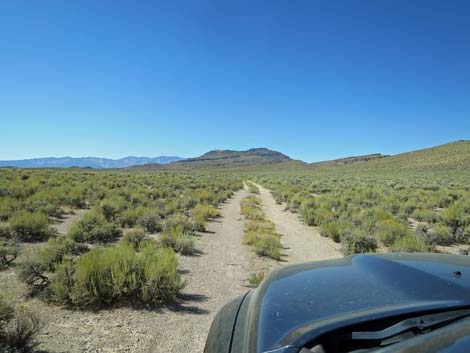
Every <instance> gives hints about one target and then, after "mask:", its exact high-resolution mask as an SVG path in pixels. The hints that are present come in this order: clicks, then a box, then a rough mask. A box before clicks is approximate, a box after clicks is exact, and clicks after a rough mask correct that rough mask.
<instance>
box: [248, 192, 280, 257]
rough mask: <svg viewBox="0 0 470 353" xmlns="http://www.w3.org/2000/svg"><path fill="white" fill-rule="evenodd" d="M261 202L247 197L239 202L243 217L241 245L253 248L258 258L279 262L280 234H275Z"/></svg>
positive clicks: (256, 198)
mask: <svg viewBox="0 0 470 353" xmlns="http://www.w3.org/2000/svg"><path fill="white" fill-rule="evenodd" d="M260 205H261V200H260V199H259V198H258V197H256V196H253V195H251V196H248V197H245V198H244V199H242V200H241V202H240V208H241V213H242V214H243V215H244V216H245V219H246V220H245V228H244V236H243V243H244V244H246V245H251V246H254V247H255V252H256V253H257V254H258V255H259V256H265V257H269V258H271V259H275V260H280V258H281V241H280V238H281V236H280V234H278V233H276V231H275V226H274V223H273V222H271V221H269V220H268V219H267V217H266V214H265V213H264V211H263V210H262V209H261V207H260Z"/></svg>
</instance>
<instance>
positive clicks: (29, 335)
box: [0, 297, 41, 353]
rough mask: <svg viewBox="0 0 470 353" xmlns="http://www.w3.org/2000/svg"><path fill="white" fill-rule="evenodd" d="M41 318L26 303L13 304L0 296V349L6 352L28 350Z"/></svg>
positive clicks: (32, 342) (14, 352)
mask: <svg viewBox="0 0 470 353" xmlns="http://www.w3.org/2000/svg"><path fill="white" fill-rule="evenodd" d="M40 328H41V320H40V319H39V317H38V316H37V315H36V314H35V313H34V312H33V311H32V310H30V309H29V307H28V306H26V305H19V306H16V307H15V306H13V305H11V304H10V303H9V302H8V301H7V300H5V298H4V297H0V351H2V352H6V353H20V352H23V353H25V352H30V351H32V348H33V347H34V345H35V343H36V342H35V336H36V334H37V333H38V332H39V329H40Z"/></svg>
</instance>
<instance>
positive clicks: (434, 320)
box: [351, 309, 470, 340]
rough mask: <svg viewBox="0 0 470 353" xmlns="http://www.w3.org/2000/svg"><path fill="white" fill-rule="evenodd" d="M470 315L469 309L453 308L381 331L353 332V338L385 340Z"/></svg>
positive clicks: (404, 321)
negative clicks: (412, 330) (405, 332)
mask: <svg viewBox="0 0 470 353" xmlns="http://www.w3.org/2000/svg"><path fill="white" fill-rule="evenodd" d="M469 315H470V310H469V309H464V310H453V311H446V312H443V313H437V314H430V315H424V316H419V317H414V318H410V319H405V320H403V321H400V322H398V323H396V324H395V325H392V326H390V327H387V328H386V329H383V330H381V331H370V332H351V338H352V339H353V340H383V339H385V338H388V337H392V336H395V335H397V334H399V333H402V332H404V331H408V330H411V329H418V330H419V331H422V330H425V329H428V328H431V327H433V326H436V325H439V324H444V323H447V322H451V321H455V320H457V319H460V318H462V317H465V316H469Z"/></svg>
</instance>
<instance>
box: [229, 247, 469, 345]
mask: <svg viewBox="0 0 470 353" xmlns="http://www.w3.org/2000/svg"><path fill="white" fill-rule="evenodd" d="M469 305H470V257H468V256H453V255H435V254H420V255H412V254H387V255H356V256H352V257H346V258H343V259H339V260H333V261H321V262H311V263H306V264H301V265H294V266H288V267H285V268H283V269H280V270H278V271H275V272H274V273H272V274H271V275H270V276H269V277H268V278H267V279H266V280H265V281H263V283H262V284H261V286H260V287H259V288H258V289H256V290H255V291H253V292H252V293H251V294H250V295H249V296H248V297H247V299H246V300H245V301H244V303H243V307H245V308H242V309H241V312H242V313H243V312H245V313H246V314H244V315H243V316H242V317H240V320H244V321H245V324H243V326H244V328H245V329H244V330H236V331H235V334H240V335H242V334H244V335H245V339H247V338H246V337H247V335H249V336H250V338H248V340H249V342H247V341H245V343H246V344H247V345H249V346H250V347H251V348H252V349H250V351H257V352H267V351H272V350H277V349H279V350H280V351H282V352H291V351H292V352H296V351H298V350H297V348H296V347H301V346H302V345H303V344H305V343H306V342H307V341H309V340H311V339H312V338H314V337H316V336H319V335H321V334H322V333H325V332H327V331H330V330H331V329H332V328H338V327H341V325H344V326H346V325H350V324H355V323H358V322H361V320H362V321H364V320H371V319H374V318H381V317H384V316H393V315H401V314H406V313H409V312H418V311H426V310H434V309H437V308H447V307H463V306H469ZM239 328H240V327H239ZM242 331H244V332H242ZM254 332H256V333H257V334H256V335H255V334H253V333H254ZM289 346H290V347H291V349H289V348H287V349H286V348H285V347H289ZM245 347H246V346H245ZM255 347H256V348H255ZM283 347H284V348H283Z"/></svg>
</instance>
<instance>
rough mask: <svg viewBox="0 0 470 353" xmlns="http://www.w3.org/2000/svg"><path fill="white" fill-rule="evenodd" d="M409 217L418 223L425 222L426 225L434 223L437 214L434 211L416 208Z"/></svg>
mask: <svg viewBox="0 0 470 353" xmlns="http://www.w3.org/2000/svg"><path fill="white" fill-rule="evenodd" d="M411 217H412V218H415V219H416V220H418V221H420V222H427V223H434V222H436V221H437V219H438V216H437V213H436V212H435V211H432V210H428V209H423V208H417V209H416V210H414V211H413V213H412V214H411Z"/></svg>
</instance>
